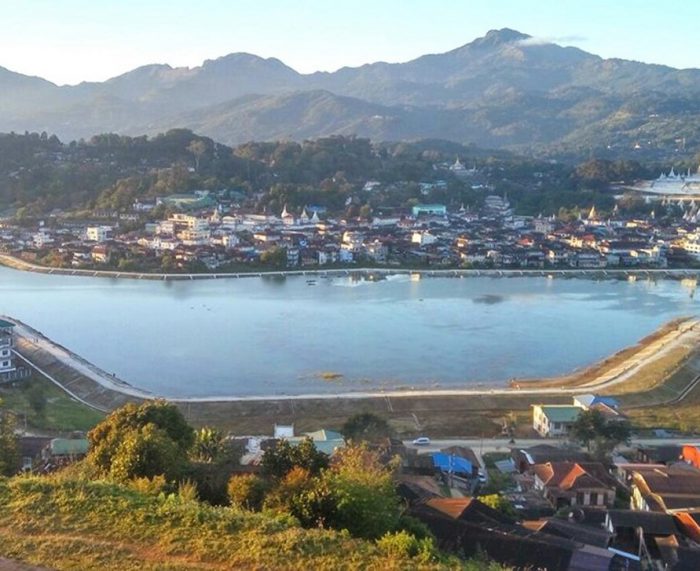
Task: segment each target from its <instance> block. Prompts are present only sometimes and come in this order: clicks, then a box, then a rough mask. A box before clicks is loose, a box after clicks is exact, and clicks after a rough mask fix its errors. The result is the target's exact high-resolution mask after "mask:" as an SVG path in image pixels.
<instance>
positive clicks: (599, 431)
mask: <svg viewBox="0 0 700 571" xmlns="http://www.w3.org/2000/svg"><path fill="white" fill-rule="evenodd" d="M570 436H571V438H572V439H573V440H575V441H577V442H579V443H580V444H581V445H582V446H585V447H586V448H587V449H588V450H589V451H591V450H592V451H593V452H594V454H595V455H596V456H599V457H604V456H606V455H607V454H609V453H610V452H612V450H613V449H614V448H615V446H617V445H618V444H621V443H623V442H627V441H628V440H629V438H630V427H629V424H627V423H626V422H609V421H606V419H605V417H604V416H603V414H602V413H601V412H600V411H599V410H595V409H593V410H584V411H582V412H581V414H579V416H578V418H577V419H576V421H575V422H574V424H573V425H572V426H571V432H570ZM592 445H593V446H592Z"/></svg>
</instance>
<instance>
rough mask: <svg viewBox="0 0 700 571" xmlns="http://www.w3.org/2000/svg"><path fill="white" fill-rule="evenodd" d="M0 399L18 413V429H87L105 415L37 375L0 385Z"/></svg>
mask: <svg viewBox="0 0 700 571" xmlns="http://www.w3.org/2000/svg"><path fill="white" fill-rule="evenodd" d="M0 400H2V402H3V404H4V405H5V406H6V407H7V408H9V409H10V410H12V411H13V412H14V413H15V414H16V415H17V416H18V419H19V423H20V426H19V428H26V429H29V430H38V431H49V432H56V431H57V432H70V431H74V430H82V431H86V430H90V429H91V428H92V427H93V426H95V425H96V424H97V423H98V422H100V421H101V420H102V419H103V418H104V414H102V413H101V412H98V411H96V410H94V409H92V408H90V407H88V406H85V405H84V404H82V403H80V402H78V401H76V400H74V399H73V398H71V397H70V396H69V395H68V394H67V393H65V392H64V391H63V390H61V389H60V388H58V387H57V386H56V385H54V384H53V383H51V382H49V381H47V380H46V379H44V378H43V377H41V376H40V375H38V374H34V375H32V376H31V377H30V378H28V379H25V380H22V381H19V382H17V383H15V384H14V386H10V385H5V386H3V387H0Z"/></svg>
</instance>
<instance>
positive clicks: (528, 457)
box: [510, 444, 591, 474]
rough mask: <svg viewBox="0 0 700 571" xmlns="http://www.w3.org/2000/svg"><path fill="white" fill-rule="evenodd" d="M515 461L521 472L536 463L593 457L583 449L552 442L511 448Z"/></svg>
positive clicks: (585, 460)
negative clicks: (553, 444)
mask: <svg viewBox="0 0 700 571" xmlns="http://www.w3.org/2000/svg"><path fill="white" fill-rule="evenodd" d="M510 454H511V457H512V459H513V463H514V464H515V467H516V469H517V471H518V472H520V473H521V474H522V473H523V472H526V471H528V470H529V469H530V468H532V467H533V466H534V465H535V464H546V463H547V462H590V461H591V457H590V455H589V454H587V453H586V452H584V451H583V450H578V449H575V448H562V447H559V446H552V445H551V444H537V445H535V446H531V447H530V448H511V451H510Z"/></svg>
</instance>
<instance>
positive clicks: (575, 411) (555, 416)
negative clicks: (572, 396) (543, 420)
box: [538, 405, 583, 422]
mask: <svg viewBox="0 0 700 571" xmlns="http://www.w3.org/2000/svg"><path fill="white" fill-rule="evenodd" d="M538 406H539V407H540V408H541V409H542V413H543V414H544V415H545V416H546V417H547V418H548V419H549V421H550V422H574V421H575V420H576V419H577V418H578V417H579V415H580V414H581V412H582V411H583V409H582V408H581V407H579V406H572V405H538Z"/></svg>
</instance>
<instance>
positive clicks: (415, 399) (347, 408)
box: [0, 320, 700, 438]
mask: <svg viewBox="0 0 700 571" xmlns="http://www.w3.org/2000/svg"><path fill="white" fill-rule="evenodd" d="M680 322H681V320H676V321H674V322H671V323H669V324H666V325H665V326H664V327H662V328H661V329H659V330H658V331H656V332H655V333H653V334H652V335H650V336H648V337H646V338H645V339H643V340H642V341H640V342H639V343H638V344H637V345H635V346H633V347H630V348H628V349H625V350H623V351H620V352H619V353H617V354H616V355H614V356H612V357H610V358H608V359H605V360H604V361H602V362H600V363H598V364H596V365H593V366H592V367H589V368H588V369H586V370H585V371H582V372H580V373H577V374H576V375H572V376H571V378H570V379H569V382H566V380H562V379H557V380H548V381H541V382H538V383H534V382H533V383H531V384H529V385H528V388H529V387H530V386H533V387H534V386H552V385H554V386H567V385H568V386H582V385H583V384H585V383H586V382H590V380H591V379H592V378H595V376H596V375H603V374H605V373H606V372H608V371H610V370H611V369H612V368H614V367H620V366H621V365H623V363H624V362H626V361H629V360H634V359H635V358H636V357H637V356H638V354H639V352H640V351H643V350H644V348H645V347H648V346H649V344H650V343H653V342H655V341H657V340H659V339H661V338H663V337H664V336H665V335H672V334H673V332H674V330H675V329H676V328H677V327H678V325H679V323H680ZM696 353H697V348H696V347H695V346H694V345H693V344H692V343H691V342H686V343H683V344H679V345H678V346H677V347H674V348H673V349H671V350H669V351H668V352H667V353H666V354H664V355H662V356H661V357H659V358H658V359H652V360H650V361H649V362H648V363H647V364H646V365H645V366H644V367H643V368H641V369H640V370H638V371H635V372H634V374H633V375H631V376H630V377H629V378H628V379H627V380H626V381H625V382H624V383H622V384H619V385H616V386H614V387H611V389H609V390H608V391H603V392H607V393H609V394H615V395H617V396H619V398H620V400H621V401H622V404H623V407H624V408H625V409H626V410H627V409H629V410H630V416H631V417H632V420H633V422H634V423H635V424H637V425H639V426H641V427H649V426H654V427H658V426H667V427H669V428H681V427H684V428H686V429H687V428H689V427H691V426H692V422H693V419H695V420H697V419H700V407H697V408H696V407H695V406H694V405H693V403H694V401H693V398H694V394H693V393H691V394H690V395H689V396H688V399H687V400H684V401H683V402H682V403H681V404H680V405H679V404H670V405H669V404H665V403H668V402H669V401H671V400H673V399H674V398H676V397H677V396H678V395H679V394H681V392H682V391H683V390H684V389H685V388H686V387H687V386H688V385H689V383H690V382H691V381H692V380H693V378H694V377H695V376H696V375H697V374H700V357H697V355H696ZM32 356H33V358H38V355H32ZM696 357H697V360H696ZM42 366H44V367H46V368H48V369H49V370H50V371H51V374H53V375H54V377H55V378H57V379H59V380H63V381H64V382H65V383H66V384H67V386H70V387H71V389H72V390H74V391H78V393H79V394H83V393H85V395H86V396H87V395H92V396H91V397H90V398H92V397H96V396H98V392H99V391H98V392H95V388H94V387H93V386H92V385H93V383H87V384H86V383H85V381H84V380H81V379H80V378H79V376H76V375H75V373H74V372H73V371H72V370H69V369H68V368H67V367H65V366H64V365H61V364H54V365H50V364H49V363H43V362H42ZM83 385H85V386H83ZM37 387H38V388H37ZM523 388H525V387H524V386H523ZM582 390H585V389H584V388H583V387H582ZM698 390H699V391H700V389H698ZM37 391H39V392H41V393H43V394H44V395H45V401H46V405H45V408H44V410H43V411H40V410H37V408H36V406H35V405H36V394H34V393H36V392H37ZM0 398H3V400H4V401H5V402H6V404H7V405H8V406H9V408H11V409H13V410H15V411H16V412H17V413H18V414H19V416H20V420H21V422H23V421H24V419H25V418H26V421H27V427H28V428H30V429H37V430H56V431H70V430H86V429H89V428H90V427H92V426H93V425H94V424H95V423H96V422H98V421H99V420H100V419H101V418H102V415H101V414H100V413H98V412H96V411H94V410H93V409H90V408H89V407H86V406H84V405H82V404H80V403H78V402H76V401H74V400H73V399H72V398H70V397H69V396H68V395H67V394H65V393H64V392H63V391H61V390H60V389H58V387H56V386H55V385H53V384H51V383H49V382H48V381H45V380H43V379H42V378H40V377H39V375H35V377H34V378H33V379H32V380H31V381H30V383H29V384H23V383H18V387H17V388H14V389H10V388H7V389H3V390H0ZM117 400H118V401H119V402H117ZM117 400H115V402H113V403H112V402H111V401H110V400H109V399H106V398H105V395H102V397H101V398H100V401H99V402H100V404H101V405H102V406H107V407H108V408H114V407H116V406H120V405H121V404H123V402H121V401H122V400H123V399H117ZM570 401H571V397H570V396H566V395H563V396H555V395H547V396H546V397H545V396H542V397H533V396H532V395H522V394H518V391H513V393H512V394H508V395H497V394H491V393H489V392H488V390H487V389H485V392H484V393H483V394H481V395H475V396H449V397H445V396H437V395H436V396H408V395H407V396H401V397H374V398H362V399H341V398H339V399H334V400H331V401H328V400H322V399H305V400H297V401H289V400H274V401H257V402H256V401H246V402H229V403H223V402H222V403H192V404H187V403H183V404H182V405H181V408H182V410H183V413H184V414H185V416H186V417H187V419H188V420H189V421H190V422H191V423H192V424H194V425H197V426H202V425H210V426H217V427H219V428H221V429H224V430H227V431H231V432H233V433H236V434H267V433H269V432H270V431H271V427H272V426H273V425H274V424H275V423H290V424H292V423H293V424H295V427H296V428H297V431H298V432H304V431H310V430H317V429H318V428H319V427H324V428H329V429H336V430H337V429H339V428H340V427H341V426H342V425H343V423H344V422H345V421H346V420H347V418H348V417H350V416H352V415H353V414H356V413H358V412H372V413H374V414H377V415H379V416H382V417H384V418H386V419H387V420H388V421H389V423H390V425H391V426H392V428H393V429H394V430H395V432H396V433H397V435H399V436H402V437H407V438H410V437H414V436H416V435H419V434H430V435H431V436H433V437H440V436H482V437H486V438H488V437H492V436H496V435H499V434H500V432H501V426H502V419H504V418H505V417H506V416H507V415H509V414H510V413H513V414H514V415H515V417H516V436H518V437H525V436H529V435H531V412H530V410H531V409H530V405H531V404H532V403H534V402H544V403H550V404H563V403H569V402H570ZM638 407H639V408H638Z"/></svg>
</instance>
